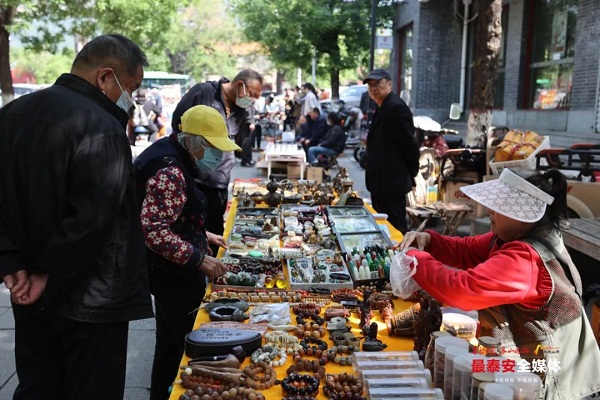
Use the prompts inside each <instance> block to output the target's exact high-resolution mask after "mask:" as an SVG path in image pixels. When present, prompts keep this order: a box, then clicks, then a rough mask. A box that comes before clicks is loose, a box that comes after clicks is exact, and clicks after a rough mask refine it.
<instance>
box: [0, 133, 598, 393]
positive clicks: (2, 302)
mask: <svg viewBox="0 0 600 400" xmlns="http://www.w3.org/2000/svg"><path fill="white" fill-rule="evenodd" d="M448 127H449V128H452V129H457V130H459V131H460V132H461V136H463V137H464V133H465V131H466V124H464V123H462V124H461V123H452V124H449V125H448ZM538 133H540V134H548V135H551V144H552V145H553V147H568V146H570V145H571V144H573V143H576V142H593V143H599V142H600V135H597V134H587V135H578V136H575V135H568V134H557V133H556V132H538ZM265 142H266V140H263V147H264V145H265V144H266V143H265ZM146 146H147V144H146V143H143V142H141V143H138V145H136V146H133V147H132V152H133V154H134V156H135V155H137V154H139V153H140V152H141V151H142V150H143V149H144V148H145V147H146ZM258 156H259V153H253V157H254V159H255V160H257V159H258ZM338 162H339V164H340V166H342V167H345V168H346V169H347V171H348V174H349V176H350V178H351V179H352V180H353V181H354V190H356V191H357V192H358V195H359V197H362V198H365V199H366V200H367V201H368V197H369V193H368V191H367V190H366V187H365V180H364V171H363V170H362V168H360V166H359V165H358V163H357V162H356V161H355V160H354V157H353V156H352V149H347V150H346V151H345V153H344V156H340V157H339V158H338ZM336 173H337V169H332V170H331V171H330V175H332V177H333V176H334V175H335V174H336ZM236 178H237V179H250V178H266V169H258V168H255V167H242V166H241V165H240V161H239V160H237V163H236V166H235V167H234V170H233V173H232V179H236ZM155 329H156V328H155V323H154V320H153V319H146V320H141V321H135V322H132V323H131V324H130V326H129V347H128V352H127V379H126V388H125V397H124V398H125V399H126V400H146V399H148V395H149V387H150V373H151V369H152V357H153V353H154V341H155V338H154V337H155ZM14 345H15V336H14V319H13V314H12V310H11V305H10V299H9V294H8V290H7V289H6V288H5V287H4V285H1V286H0V400H9V399H12V394H13V392H14V390H15V388H16V386H17V377H16V372H15V360H14Z"/></svg>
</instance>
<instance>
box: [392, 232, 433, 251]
mask: <svg viewBox="0 0 600 400" xmlns="http://www.w3.org/2000/svg"><path fill="white" fill-rule="evenodd" d="M430 240H431V235H429V233H426V232H414V231H410V232H406V235H404V240H402V242H401V243H400V245H399V246H398V248H399V249H400V250H405V249H407V248H408V247H411V246H412V247H416V248H418V249H419V250H425V248H426V247H427V246H429V242H430Z"/></svg>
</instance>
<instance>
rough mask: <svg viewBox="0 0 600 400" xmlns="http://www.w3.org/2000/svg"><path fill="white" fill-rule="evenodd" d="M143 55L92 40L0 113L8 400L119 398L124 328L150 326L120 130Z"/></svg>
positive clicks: (0, 269) (0, 265)
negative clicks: (11, 332)
mask: <svg viewBox="0 0 600 400" xmlns="http://www.w3.org/2000/svg"><path fill="white" fill-rule="evenodd" d="M146 65H147V62H146V56H145V54H144V52H143V51H142V50H141V49H140V48H139V47H138V46H137V45H136V44H135V43H133V42H132V41H131V40H129V39H127V38H125V37H124V36H121V35H103V36H99V37H97V38H95V39H93V40H92V41H90V42H89V43H88V44H86V45H85V46H84V47H83V48H82V49H81V51H80V52H79V54H77V56H76V58H75V61H74V63H73V66H72V68H71V73H69V74H63V75H61V76H60V77H59V78H58V80H57V81H56V83H55V84H54V85H53V86H51V87H50V88H48V89H45V90H41V91H38V92H36V93H32V94H29V95H27V96H23V97H21V98H19V99H17V100H14V101H13V102H11V103H9V104H7V105H6V106H5V107H3V108H2V109H0V210H2V211H1V213H0V276H2V277H3V280H4V283H5V284H6V286H7V288H9V289H10V290H11V300H12V303H13V306H12V310H13V314H14V318H15V357H16V368H17V377H18V379H19V384H18V386H17V389H16V391H15V394H14V399H122V398H123V393H124V387H125V366H126V359H127V335H128V327H129V321H132V320H136V319H142V318H150V317H152V316H153V313H152V301H151V297H150V288H149V283H148V269H147V263H146V248H145V246H144V239H143V236H142V229H141V222H140V207H139V201H138V199H137V194H136V183H135V179H134V175H133V166H132V160H131V148H130V146H129V141H128V139H127V135H126V134H125V125H126V124H127V121H128V120H129V118H130V116H131V112H132V111H133V107H134V104H135V103H134V101H133V99H132V98H131V93H132V92H133V91H134V90H136V89H137V88H138V87H139V86H140V84H141V82H142V77H143V66H146Z"/></svg>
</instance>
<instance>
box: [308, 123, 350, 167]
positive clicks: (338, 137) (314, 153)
mask: <svg viewBox="0 0 600 400" xmlns="http://www.w3.org/2000/svg"><path fill="white" fill-rule="evenodd" d="M341 122H342V118H341V117H340V115H339V114H338V113H336V112H330V113H329V114H327V125H328V126H329V131H327V134H326V135H325V137H324V138H323V140H322V141H321V143H320V144H319V145H317V146H312V147H310V148H309V149H308V162H309V163H310V164H314V163H315V162H316V161H317V160H318V157H319V156H320V155H321V154H323V155H326V156H329V157H337V156H338V155H339V154H340V153H342V152H343V151H344V146H345V145H346V132H344V129H343V128H342V126H341V125H340V124H341Z"/></svg>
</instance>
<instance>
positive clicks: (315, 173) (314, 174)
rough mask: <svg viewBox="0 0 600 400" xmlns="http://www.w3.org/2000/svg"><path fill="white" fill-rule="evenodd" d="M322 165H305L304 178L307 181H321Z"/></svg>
mask: <svg viewBox="0 0 600 400" xmlns="http://www.w3.org/2000/svg"><path fill="white" fill-rule="evenodd" d="M323 174H324V171H323V167H312V166H311V167H307V168H306V179H307V180H309V181H316V182H317V183H321V182H323Z"/></svg>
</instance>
